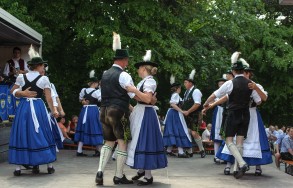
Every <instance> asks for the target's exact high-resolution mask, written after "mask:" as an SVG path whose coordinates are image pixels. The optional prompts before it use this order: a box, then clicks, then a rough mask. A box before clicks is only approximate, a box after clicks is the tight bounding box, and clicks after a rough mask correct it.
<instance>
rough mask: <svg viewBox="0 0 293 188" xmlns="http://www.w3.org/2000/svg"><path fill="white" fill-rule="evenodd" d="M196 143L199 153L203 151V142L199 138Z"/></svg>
mask: <svg viewBox="0 0 293 188" xmlns="http://www.w3.org/2000/svg"><path fill="white" fill-rule="evenodd" d="M194 141H195V142H196V144H197V146H198V149H199V151H203V150H204V148H203V146H202V140H201V139H200V138H199V139H194Z"/></svg>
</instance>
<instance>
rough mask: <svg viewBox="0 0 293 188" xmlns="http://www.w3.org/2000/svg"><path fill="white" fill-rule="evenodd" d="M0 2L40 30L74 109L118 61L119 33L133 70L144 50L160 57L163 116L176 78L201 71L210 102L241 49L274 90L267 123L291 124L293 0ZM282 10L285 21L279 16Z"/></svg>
mask: <svg viewBox="0 0 293 188" xmlns="http://www.w3.org/2000/svg"><path fill="white" fill-rule="evenodd" d="M0 6H1V7H3V8H4V9H6V10H7V11H9V12H10V13H11V14H13V15H14V16H16V17H18V18H19V19H20V20H22V21H23V22H25V23H27V24H28V25H30V26H31V27H32V28H34V29H36V30H37V31H38V32H40V33H41V34H42V35H43V37H44V42H43V56H44V57H45V58H46V59H48V60H49V61H50V72H51V76H50V79H51V80H52V81H53V82H54V83H55V85H56V86H57V89H58V90H59V93H60V94H61V95H60V96H61V99H62V101H63V104H64V106H65V110H66V111H67V113H68V114H77V113H78V112H79V108H80V105H79V103H78V93H79V91H80V89H81V88H82V87H83V86H84V85H85V84H86V82H87V80H88V72H89V71H90V70H91V69H95V70H96V72H97V73H99V74H102V72H103V71H104V70H106V69H108V68H109V67H110V66H111V64H112V63H113V61H112V57H113V54H114V53H113V51H112V49H111V46H112V32H113V31H116V32H117V33H119V34H120V35H121V40H122V47H123V48H129V51H130V54H131V55H133V56H134V58H132V59H131V60H130V66H129V68H128V71H129V72H130V73H131V74H132V75H133V78H134V80H135V81H136V82H138V81H139V78H138V76H137V74H136V70H135V69H134V67H133V66H132V65H133V64H134V63H135V62H138V61H141V57H142V56H143V55H144V53H145V50H148V49H151V50H152V51H153V57H152V60H154V61H156V62H158V63H159V65H160V68H159V72H158V75H157V80H158V84H159V85H158V89H157V91H158V99H159V103H158V104H159V107H160V108H161V112H160V113H161V114H164V113H165V112H166V109H167V108H168V101H169V97H170V93H169V77H170V75H171V74H174V75H175V76H176V80H177V81H181V82H182V81H183V78H185V77H187V76H188V74H189V73H190V71H191V70H192V69H196V76H195V80H196V85H197V87H198V88H199V89H200V90H201V91H202V93H203V100H205V99H206V98H207V97H208V96H209V95H210V94H211V93H212V92H213V91H214V90H215V89H216V85H215V82H214V81H215V80H216V79H218V78H219V77H221V76H222V74H223V73H224V72H225V71H226V70H227V69H228V68H229V67H230V56H231V54H232V53H233V52H234V51H240V52H241V53H242V57H243V58H244V59H246V60H247V61H248V63H249V64H250V65H251V67H252V68H254V69H255V70H256V71H255V78H254V80H255V81H256V82H258V83H260V84H261V85H263V86H264V88H265V89H266V90H267V91H268V93H269V100H268V101H267V102H266V103H265V104H264V105H262V107H261V111H262V115H263V117H264V120H265V122H267V123H277V122H278V123H290V120H291V119H290V117H291V116H292V112H293V102H292V96H293V95H292V93H293V87H292V86H293V78H292V77H291V76H290V73H291V72H292V67H293V64H292V60H293V53H292V51H293V49H292V44H293V41H292V40H293V39H292V36H293V26H292V15H293V14H292V6H291V7H290V6H280V5H278V3H277V0H271V1H262V0H247V1H234V0H225V1H222V0H215V1H206V0H172V1H171V0H144V1H138V0H119V1H117V0H107V1H103V0H102V1H98V0H63V1H57V0H51V1H49V2H48V1H45V0H39V1H33V0H17V1H15V2H14V3H12V4H11V3H10V1H9V0H1V1H0ZM280 16H283V17H282V18H284V19H282V20H279V18H280Z"/></svg>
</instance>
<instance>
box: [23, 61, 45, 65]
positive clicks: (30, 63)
mask: <svg viewBox="0 0 293 188" xmlns="http://www.w3.org/2000/svg"><path fill="white" fill-rule="evenodd" d="M47 62H48V61H39V62H32V61H28V62H27V64H28V65H39V64H47ZM47 66H48V64H47Z"/></svg>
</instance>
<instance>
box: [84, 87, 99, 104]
mask: <svg viewBox="0 0 293 188" xmlns="http://www.w3.org/2000/svg"><path fill="white" fill-rule="evenodd" d="M95 91H97V90H95V89H94V90H93V91H91V92H90V93H87V92H86V89H85V90H84V96H83V97H84V98H85V100H88V101H89V104H96V105H98V102H99V101H98V99H96V98H94V97H93V96H92V94H93V92H95Z"/></svg>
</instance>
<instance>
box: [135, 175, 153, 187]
mask: <svg viewBox="0 0 293 188" xmlns="http://www.w3.org/2000/svg"><path fill="white" fill-rule="evenodd" d="M144 179H145V180H146V181H139V182H138V184H137V185H138V186H143V185H150V184H153V180H154V179H153V177H151V179H147V178H144Z"/></svg>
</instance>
